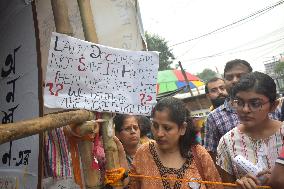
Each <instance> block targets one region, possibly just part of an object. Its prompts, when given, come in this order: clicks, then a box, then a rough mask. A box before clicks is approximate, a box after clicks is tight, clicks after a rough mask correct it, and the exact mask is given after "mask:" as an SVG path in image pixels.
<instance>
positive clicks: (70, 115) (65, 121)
mask: <svg viewBox="0 0 284 189" xmlns="http://www.w3.org/2000/svg"><path fill="white" fill-rule="evenodd" d="M93 118H94V115H93V113H92V112H89V111H87V110H77V111H69V112H63V113H56V114H49V115H46V116H43V117H40V118H35V119H31V120H26V121H21V122H16V123H8V124H1V125H0V144H3V143H5V142H8V141H12V140H16V139H20V138H24V137H28V136H31V135H34V134H38V133H41V132H44V131H47V130H51V129H55V128H59V127H62V126H66V125H69V124H80V123H83V122H84V121H89V120H92V119H93ZM23 128H24V129H23Z"/></svg>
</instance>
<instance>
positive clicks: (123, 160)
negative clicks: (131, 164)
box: [113, 136, 129, 171]
mask: <svg viewBox="0 0 284 189" xmlns="http://www.w3.org/2000/svg"><path fill="white" fill-rule="evenodd" d="M113 140H114V142H115V143H116V146H117V150H118V158H119V163H120V166H121V167H123V168H124V169H125V170H126V171H128V169H129V168H128V163H127V159H126V154H125V151H124V148H123V146H122V144H121V142H120V141H119V139H118V138H117V137H116V136H113Z"/></svg>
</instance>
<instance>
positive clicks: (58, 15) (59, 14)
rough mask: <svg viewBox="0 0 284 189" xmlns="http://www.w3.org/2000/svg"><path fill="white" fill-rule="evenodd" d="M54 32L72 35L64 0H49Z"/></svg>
mask: <svg viewBox="0 0 284 189" xmlns="http://www.w3.org/2000/svg"><path fill="white" fill-rule="evenodd" d="M51 6H52V11H53V16H54V22H55V27H56V32H58V33H64V34H67V35H70V36H73V29H72V26H71V24H70V21H69V15H68V7H67V4H66V2H65V0H51Z"/></svg>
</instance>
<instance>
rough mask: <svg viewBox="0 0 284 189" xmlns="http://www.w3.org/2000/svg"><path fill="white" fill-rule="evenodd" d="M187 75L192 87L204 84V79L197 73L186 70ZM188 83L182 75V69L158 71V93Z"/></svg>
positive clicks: (173, 89)
mask: <svg viewBox="0 0 284 189" xmlns="http://www.w3.org/2000/svg"><path fill="white" fill-rule="evenodd" d="M186 77H187V79H188V81H189V85H190V88H191V89H193V88H196V87H199V86H202V85H204V83H203V82H202V81H200V79H199V78H198V77H196V76H195V75H192V74H191V73H189V72H186ZM186 85H187V83H186V81H185V79H184V77H183V75H182V72H181V70H176V69H174V70H164V71H159V72H158V83H157V92H158V94H161V93H166V92H170V91H175V90H177V89H179V88H181V87H184V86H186Z"/></svg>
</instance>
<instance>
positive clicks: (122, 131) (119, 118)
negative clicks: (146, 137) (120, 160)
mask: <svg viewBox="0 0 284 189" xmlns="http://www.w3.org/2000/svg"><path fill="white" fill-rule="evenodd" d="M113 122H114V125H115V136H116V137H117V138H118V139H119V140H120V142H121V143H122V145H123V148H124V150H125V153H126V158H127V161H128V165H131V163H132V159H133V157H134V155H135V153H136V151H137V149H138V147H139V145H140V129H139V125H138V117H137V116H134V115H127V114H117V115H116V116H115V117H114V119H113Z"/></svg>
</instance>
